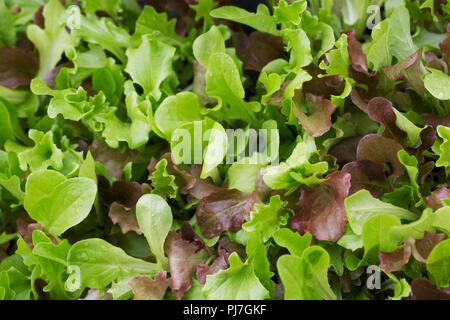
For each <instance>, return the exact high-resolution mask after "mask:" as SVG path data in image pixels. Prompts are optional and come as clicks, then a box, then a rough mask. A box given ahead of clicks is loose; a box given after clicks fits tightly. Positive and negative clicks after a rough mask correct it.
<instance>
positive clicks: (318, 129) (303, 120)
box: [293, 93, 337, 138]
mask: <svg viewBox="0 0 450 320" xmlns="http://www.w3.org/2000/svg"><path fill="white" fill-rule="evenodd" d="M306 105H307V108H308V111H309V112H308V113H309V114H308V115H306V114H304V113H303V112H301V111H300V109H299V107H298V106H295V107H294V109H293V112H294V115H295V116H296V117H297V119H298V122H299V124H301V125H302V126H303V128H305V130H306V132H308V134H309V135H310V136H312V137H314V138H317V137H320V136H322V135H324V134H325V133H327V132H328V131H330V129H331V115H332V114H333V112H334V111H335V110H336V109H337V106H334V105H332V103H331V100H328V99H325V98H322V97H319V96H315V95H312V94H309V93H307V94H306Z"/></svg>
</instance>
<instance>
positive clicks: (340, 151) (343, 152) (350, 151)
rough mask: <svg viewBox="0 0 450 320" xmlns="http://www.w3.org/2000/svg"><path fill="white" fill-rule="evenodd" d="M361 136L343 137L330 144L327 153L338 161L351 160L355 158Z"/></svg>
mask: <svg viewBox="0 0 450 320" xmlns="http://www.w3.org/2000/svg"><path fill="white" fill-rule="evenodd" d="M362 138H363V136H356V137H350V138H346V139H343V140H342V141H339V142H338V143H337V144H336V145H334V146H332V147H331V149H330V151H329V154H330V155H332V156H334V157H335V158H336V160H337V162H339V163H345V162H352V161H355V160H356V153H357V150H358V144H359V141H360V140H361V139H362Z"/></svg>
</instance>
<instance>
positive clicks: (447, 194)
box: [425, 185, 450, 210]
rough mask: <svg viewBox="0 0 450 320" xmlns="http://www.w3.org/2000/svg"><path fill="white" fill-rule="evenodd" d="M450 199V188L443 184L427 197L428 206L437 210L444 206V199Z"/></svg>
mask: <svg viewBox="0 0 450 320" xmlns="http://www.w3.org/2000/svg"><path fill="white" fill-rule="evenodd" d="M444 199H450V189H449V188H446V187H445V186H444V185H442V186H441V187H440V188H439V189H437V190H435V191H433V192H432V193H431V194H430V195H429V196H428V197H425V202H426V204H427V207H429V208H431V209H433V210H437V209H440V208H442V207H443V206H444V203H443V202H442V200H444Z"/></svg>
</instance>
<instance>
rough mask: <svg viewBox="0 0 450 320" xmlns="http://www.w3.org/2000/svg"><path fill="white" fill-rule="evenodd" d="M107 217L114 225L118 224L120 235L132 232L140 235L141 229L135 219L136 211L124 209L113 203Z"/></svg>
mask: <svg viewBox="0 0 450 320" xmlns="http://www.w3.org/2000/svg"><path fill="white" fill-rule="evenodd" d="M108 216H109V217H110V218H111V221H112V222H113V223H114V224H118V225H119V226H120V229H121V230H122V233H124V234H125V233H127V232H129V231H134V232H136V233H137V234H142V231H141V229H140V228H139V224H138V222H137V218H136V209H135V208H132V209H126V208H125V207H124V206H122V205H121V204H119V203H117V202H113V203H112V205H111V207H110V208H109V213H108Z"/></svg>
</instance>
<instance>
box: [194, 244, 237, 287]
mask: <svg viewBox="0 0 450 320" xmlns="http://www.w3.org/2000/svg"><path fill="white" fill-rule="evenodd" d="M218 253H219V256H218V257H217V258H216V259H215V260H214V261H213V263H212V264H211V265H209V266H208V265H207V264H198V265H197V272H196V277H197V281H198V282H199V283H200V284H205V282H206V276H207V275H209V274H214V273H217V272H219V271H220V270H225V269H228V267H229V264H228V257H229V256H230V254H231V253H230V252H228V251H227V250H224V249H222V248H220V247H219V248H218Z"/></svg>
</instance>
